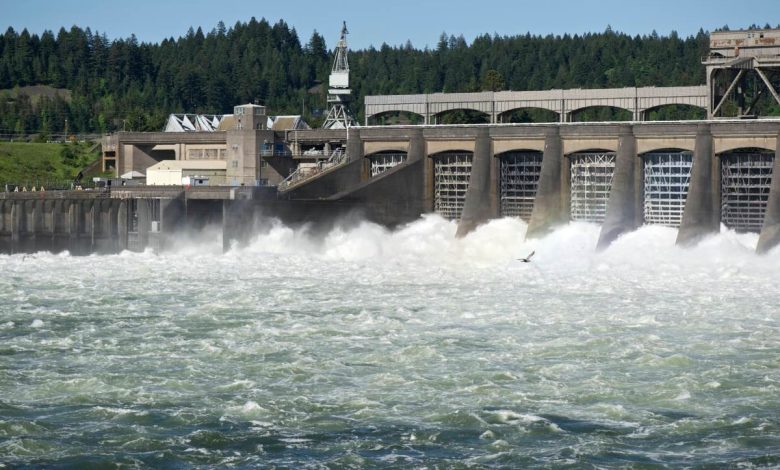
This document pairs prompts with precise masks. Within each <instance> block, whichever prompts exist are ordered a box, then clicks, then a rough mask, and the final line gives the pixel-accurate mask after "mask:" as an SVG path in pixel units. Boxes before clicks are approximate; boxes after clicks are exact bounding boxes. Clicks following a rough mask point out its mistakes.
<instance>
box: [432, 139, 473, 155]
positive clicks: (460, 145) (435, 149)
mask: <svg viewBox="0 0 780 470" xmlns="http://www.w3.org/2000/svg"><path fill="white" fill-rule="evenodd" d="M448 152H449V153H455V152H467V153H474V141H473V140H471V141H463V140H461V141H458V140H454V141H453V140H434V141H428V142H427V145H426V151H425V154H426V155H428V156H429V157H432V158H433V157H435V156H437V155H440V154H444V153H448Z"/></svg>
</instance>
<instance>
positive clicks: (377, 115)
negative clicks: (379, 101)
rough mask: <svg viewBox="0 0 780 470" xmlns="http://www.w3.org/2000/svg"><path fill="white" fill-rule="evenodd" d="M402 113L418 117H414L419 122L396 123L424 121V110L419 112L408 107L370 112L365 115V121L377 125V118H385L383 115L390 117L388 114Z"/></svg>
mask: <svg viewBox="0 0 780 470" xmlns="http://www.w3.org/2000/svg"><path fill="white" fill-rule="evenodd" d="M404 114H406V115H411V116H416V117H418V118H419V119H415V120H416V121H419V122H409V123H403V122H399V123H398V124H421V123H424V122H425V113H424V112H423V113H420V112H416V111H412V110H409V109H387V110H384V111H382V112H379V113H374V114H371V115H369V116H366V122H367V123H368V125H379V124H377V120H379V119H382V118H385V117H390V116H393V115H404ZM370 121H373V122H370ZM409 121H412V120H409Z"/></svg>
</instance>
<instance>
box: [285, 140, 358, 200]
mask: <svg viewBox="0 0 780 470" xmlns="http://www.w3.org/2000/svg"><path fill="white" fill-rule="evenodd" d="M348 161H349V158H348V156H347V152H345V151H344V149H343V148H341V147H339V148H337V149H336V150H334V151H333V153H332V154H331V156H330V157H329V158H328V159H327V160H326V161H322V162H318V163H317V164H316V165H315V166H298V168H297V169H296V170H295V171H293V172H292V173H290V176H288V177H287V178H285V179H284V180H283V181H282V182H281V183H279V186H278V187H277V189H278V190H279V191H288V190H289V189H290V188H292V187H294V186H297V185H298V184H300V183H302V182H304V181H307V180H309V179H311V178H313V177H315V176H317V175H319V174H322V173H324V172H326V171H329V170H331V169H334V168H336V167H339V166H342V165H343V164H345V163H347V162H348Z"/></svg>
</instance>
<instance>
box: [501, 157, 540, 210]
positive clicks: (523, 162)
mask: <svg viewBox="0 0 780 470" xmlns="http://www.w3.org/2000/svg"><path fill="white" fill-rule="evenodd" d="M541 173H542V153H541V152H509V153H506V154H504V155H502V156H501V184H500V191H501V216H502V217H520V218H521V219H523V220H525V221H526V222H527V221H529V220H530V219H531V213H532V212H533V209H534V199H535V198H536V191H537V189H538V188H539V175H541Z"/></svg>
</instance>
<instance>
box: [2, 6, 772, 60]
mask: <svg viewBox="0 0 780 470" xmlns="http://www.w3.org/2000/svg"><path fill="white" fill-rule="evenodd" d="M748 3H749V5H750V6H749V7H740V6H739V4H740V2H737V1H735V0H654V1H647V0H481V1H480V0H390V1H384V2H375V1H369V0H363V1H358V0H331V1H330V2H327V1H323V0H317V1H312V0H297V1H296V0H274V1H268V0H210V1H205V0H187V1H180V0H175V1H174V0H130V1H123V2H119V1H116V0H24V1H19V0H0V27H2V30H3V31H5V30H6V29H7V28H8V27H9V26H10V27H13V28H14V29H16V30H18V31H21V30H22V29H23V28H27V30H28V31H30V32H32V33H39V34H40V33H41V32H43V31H44V30H46V29H49V30H53V31H57V30H59V29H60V27H63V26H64V27H66V28H69V27H70V26H73V25H77V26H79V27H82V28H86V27H90V28H91V29H92V31H93V32H94V31H96V30H97V31H100V32H101V33H102V32H105V33H106V34H107V36H108V37H109V38H110V39H116V38H125V37H129V36H130V35H131V34H135V35H136V37H137V38H138V39H139V40H140V41H143V42H159V41H161V40H162V39H164V38H167V37H179V36H182V35H184V34H186V32H187V30H188V29H189V27H190V26H193V27H195V28H197V27H198V26H200V27H202V28H203V30H204V32H208V31H210V30H211V29H212V28H214V27H215V26H216V24H217V22H218V21H220V20H222V21H224V22H225V24H226V25H227V26H228V27H230V26H231V25H233V24H235V23H236V21H242V22H245V21H248V20H249V19H250V18H251V17H253V16H254V17H255V18H257V19H260V18H266V19H267V20H268V21H270V22H271V23H275V22H276V21H278V20H280V19H283V20H284V21H285V22H287V24H289V25H290V26H291V27H294V28H295V29H296V30H297V32H298V36H299V37H300V39H301V42H302V43H306V42H307V41H308V39H309V37H310V36H311V34H312V32H313V31H314V30H317V31H319V32H320V33H321V34H322V35H323V36H324V37H325V39H326V41H327V44H328V47H332V46H333V45H334V44H335V42H336V40H337V39H338V35H339V32H340V30H341V21H342V20H345V21H347V26H348V28H349V31H350V36H349V37H348V41H349V45H350V48H352V49H363V48H367V47H369V46H372V45H373V46H374V47H379V46H381V45H382V43H388V44H390V45H402V44H404V43H406V41H407V40H409V41H411V42H412V44H413V45H414V46H415V47H418V48H422V47H425V46H429V47H435V46H436V43H437V42H438V39H439V37H440V35H441V33H442V32H446V33H447V34H454V35H456V36H458V35H461V34H462V35H463V36H464V37H465V38H466V39H467V40H468V41H469V42H471V41H472V40H473V39H474V37H476V36H477V35H480V34H484V33H488V34H494V33H498V34H499V35H516V34H525V33H526V32H531V33H532V34H564V33H569V34H575V33H585V32H601V31H604V30H605V29H606V27H607V26H608V25H609V26H611V27H612V29H613V30H615V31H621V32H625V33H629V34H632V35H634V34H650V33H651V32H652V31H653V30H655V31H657V32H658V33H659V34H663V35H665V34H669V33H670V32H671V31H673V30H674V31H677V32H678V34H680V35H681V36H688V35H692V34H695V33H696V32H697V31H698V30H699V29H700V28H703V29H704V30H707V31H708V30H712V29H714V28H718V27H721V26H724V25H728V26H729V27H730V28H731V29H738V28H742V27H747V26H749V25H750V24H753V23H755V24H759V25H762V26H763V25H764V24H765V23H770V24H772V25H773V26H777V25H778V23H780V0H750V1H749V2H748Z"/></svg>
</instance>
